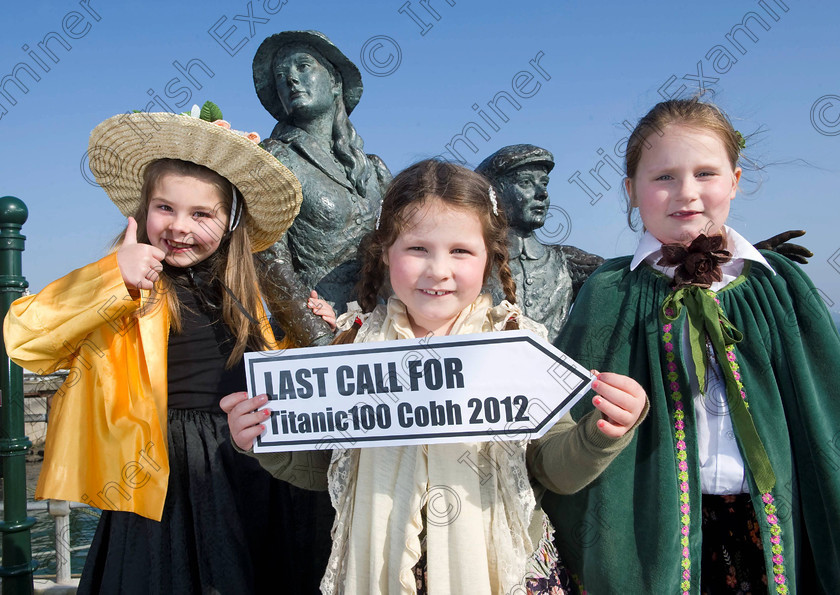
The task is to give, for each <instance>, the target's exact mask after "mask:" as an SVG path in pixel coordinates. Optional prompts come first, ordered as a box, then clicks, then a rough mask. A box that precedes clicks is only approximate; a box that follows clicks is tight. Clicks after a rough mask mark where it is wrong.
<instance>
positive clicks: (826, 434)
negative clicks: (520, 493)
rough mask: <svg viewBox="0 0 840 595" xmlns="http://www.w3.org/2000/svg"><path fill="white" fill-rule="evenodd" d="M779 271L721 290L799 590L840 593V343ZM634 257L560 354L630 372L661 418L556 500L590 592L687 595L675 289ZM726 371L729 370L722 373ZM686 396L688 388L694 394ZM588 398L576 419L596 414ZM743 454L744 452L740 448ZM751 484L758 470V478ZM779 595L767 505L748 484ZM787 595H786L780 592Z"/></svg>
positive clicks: (600, 289) (694, 501)
mask: <svg viewBox="0 0 840 595" xmlns="http://www.w3.org/2000/svg"><path fill="white" fill-rule="evenodd" d="M764 256H765V257H766V258H767V260H768V262H769V263H770V264H771V266H772V267H773V268H774V269H775V271H776V272H777V275H775V276H774V275H773V274H772V273H771V272H770V271H768V270H767V269H766V268H765V267H763V266H761V265H758V264H754V263H753V264H750V263H747V264H746V265H745V269H744V273H743V274H742V275H741V277H739V278H738V279H737V280H736V281H734V282H732V283H731V284H729V285H728V286H727V287H726V288H724V289H722V290H721V291H720V292H718V294H717V296H718V299H719V300H720V304H721V306H722V309H723V311H724V313H725V315H726V316H727V317H728V319H729V320H730V321H731V322H732V324H733V325H734V326H735V327H736V328H738V329H740V330H741V331H742V332H743V335H744V338H743V340H742V341H741V342H740V343H738V344H737V345H736V347H735V354H736V357H737V363H738V365H739V366H740V373H741V380H742V381H743V384H744V390H745V392H746V396H747V401H748V403H749V411H750V412H751V414H752V416H753V420H754V422H755V426H756V428H757V430H758V434H759V436H760V438H761V440H762V442H763V443H764V446H765V449H766V451H767V455H768V457H769V460H770V462H771V464H772V467H773V470H774V472H775V475H776V485H775V487H774V488H773V490H772V495H773V497H774V499H775V502H774V505H775V506H776V515H777V517H778V523H779V526H780V527H781V545H782V547H783V552H782V556H783V558H784V562H783V564H784V574H785V577H786V585H787V588H788V592H789V593H797V592H799V593H819V592H824V593H840V388H838V383H840V336H838V332H837V330H836V328H835V326H834V324H833V322H832V320H831V318H830V316H829V314H828V311H827V310H826V308H825V305H824V304H823V301H822V299H821V298H820V295H819V294H818V293H817V291H816V289H815V288H814V286H813V285H812V283H811V281H810V280H809V279H808V278H807V277H806V276H805V274H804V273H802V271H801V270H800V269H799V268H798V267H797V266H796V265H794V264H793V263H792V262H790V261H789V260H787V259H785V258H784V257H781V256H778V255H776V254H772V253H766V252H765V253H764ZM629 264H630V258H629V257H623V258H618V259H614V260H611V261H608V262H607V263H605V264H604V266H602V267H601V268H600V269H599V270H598V272H596V273H595V274H594V275H593V276H592V277H591V278H590V279H589V280H588V281H587V283H586V284H585V285H584V287H583V289H582V291H581V293H580V296H579V297H578V299H577V300H576V302H575V305H574V309H573V311H572V313H571V316H570V318H569V320H568V322H567V324H566V326H565V328H564V329H563V332H562V334H561V336H560V337H559V339H558V341H557V346H558V347H559V348H560V349H562V350H563V351H564V352H566V353H567V354H569V355H570V356H571V357H573V358H574V359H576V360H577V361H579V362H580V363H581V364H583V365H584V366H586V367H588V368H595V369H598V370H600V371H611V372H619V373H623V374H627V375H629V376H631V377H633V378H635V379H636V380H637V381H639V382H640V383H641V384H642V386H643V387H644V388H645V390H646V391H647V393H648V397H649V399H650V413H649V414H648V417H647V419H646V420H645V421H644V422H643V423H642V424H641V425H640V426H639V427H638V428H637V429H636V435H635V437H634V438H633V440H632V442H631V443H630V444H629V445H628V446H627V447H626V448H625V449H624V451H623V452H622V453H621V454H620V455H618V457H617V458H616V459H615V460H614V461H613V462H612V464H611V465H610V466H609V467H608V468H607V469H606V471H605V472H604V473H603V474H602V475H601V476H600V477H599V478H598V479H597V480H595V481H594V482H593V483H592V484H590V485H589V486H588V487H587V488H584V489H583V490H581V491H580V492H578V493H577V494H574V495H571V496H560V495H557V494H553V493H548V494H546V496H545V498H544V500H543V508H544V509H545V511H546V512H547V513H548V515H549V517H550V518H551V520H552V522H553V523H554V526H555V528H556V536H557V544H558V548H559V551H560V555H561V557H562V559H563V561H564V563H565V564H566V565H567V566H568V568H569V569H570V571H571V573H572V574H573V576H574V577H575V578H576V580H577V581H578V582H579V584H581V585H582V586H583V588H584V589H586V590H587V591H588V593H594V594H598V595H600V594H602V593H634V594H635V593H656V594H657V595H658V594H666V593H678V592H683V588H684V587H686V585H685V583H684V579H685V577H684V576H683V571H684V569H683V566H682V565H681V564H683V563H684V562H685V561H684V560H683V547H682V545H681V544H680V539H681V537H682V535H681V520H680V517H681V515H682V513H681V511H680V488H679V480H678V473H679V470H678V468H677V464H678V461H677V457H676V452H677V451H676V449H675V444H676V438H675V427H674V423H675V422H674V417H673V415H674V402H673V400H672V399H671V396H670V395H671V390H670V388H669V385H670V381H669V380H668V378H667V377H666V376H667V374H668V371H667V370H666V361H665V350H664V342H663V324H662V321H661V320H660V318H659V311H660V306H661V305H662V302H663V300H664V299H665V297H666V296H667V295H668V294H669V293H670V287H669V286H670V280H669V279H668V278H666V277H665V276H663V275H662V274H660V273H658V272H656V271H654V270H653V269H652V268H650V267H649V266H647V265H642V266H641V267H639V268H637V269H636V270H635V271H630V270H629ZM685 316H686V312H685V310H683V312H682V314H681V315H680V317H679V318H678V319H677V320H676V321H674V323H673V330H672V334H673V339H672V343H673V345H674V353H675V355H676V359H675V361H676V363H677V373H678V377H679V378H678V382H679V383H680V386H681V387H688V386H689V383H688V379H687V376H686V370H685V366H684V364H683V363H682V362H683V361H684V358H690V354H688V355H686V354H683V353H682V337H681V335H682V332H683V328H684V319H685ZM722 365H728V363H727V362H723V363H722ZM683 390H685V389H683ZM688 393H690V391H688V390H686V395H685V397H684V398H683V402H684V403H685V408H684V415H685V419H684V423H685V443H686V453H687V462H688V470H687V471H688V475H689V480H688V481H689V497H690V502H689V505H690V512H689V514H690V526H689V529H688V531H689V535H688V538H689V539H688V541H689V552H690V554H689V555H690V569H689V570H690V575H691V580H690V586H688V591H689V592H690V593H699V590H700V546H701V494H700V487H699V486H700V478H699V464H698V462H697V436H696V425H695V417H694V409H693V405H692V404H691V403H692V401H691V396H690V394H688ZM591 408H592V406H591V404H590V403H589V402H588V400H587V399H584V400H583V401H581V404H579V405H578V406H577V407H576V408H575V409H574V410H573V416H574V417H575V419H578V418H580V417H581V416H583V415H584V414H585V413H586V412H588V411H589V410H591ZM739 447H741V448H742V454H743V446H742V444H741V442H740V439H739ZM747 473H748V475H749V470H748V471H747ZM749 483H750V489H751V494H752V497H753V503H754V506H755V509H756V516H757V518H758V520H759V524H760V526H761V535H762V540H763V544H764V551H765V556H766V558H767V576H768V582H769V584H768V592H769V593H775V592H777V590H776V583H775V582H774V569H773V562H772V561H771V555H772V554H771V543H770V532H769V527H770V526H769V524H768V522H767V514H766V512H765V510H764V508H765V504H764V503H763V502H762V501H761V495H760V494H758V493H757V489H756V486H755V483H754V482H753V480H752V477H749ZM781 592H784V589H782V590H781Z"/></svg>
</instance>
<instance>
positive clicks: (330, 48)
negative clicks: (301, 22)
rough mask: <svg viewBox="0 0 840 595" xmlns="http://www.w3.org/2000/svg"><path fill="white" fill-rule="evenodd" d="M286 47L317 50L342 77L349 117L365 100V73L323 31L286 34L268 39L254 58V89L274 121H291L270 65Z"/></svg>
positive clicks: (289, 32)
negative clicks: (306, 47) (361, 100)
mask: <svg viewBox="0 0 840 595" xmlns="http://www.w3.org/2000/svg"><path fill="white" fill-rule="evenodd" d="M287 45H305V46H306V45H308V46H310V47H312V48H315V49H316V50H317V51H318V53H320V54H321V55H322V56H323V57H324V59H325V60H328V61H329V63H330V64H332V65H333V67H334V68H335V69H336V70H337V71H338V74H339V75H340V76H341V88H342V98H343V99H344V109H345V110H346V111H347V115H348V116H349V115H350V112H352V111H353V108H354V107H356V106H357V105H358V104H359V99H361V98H362V74H361V73H360V72H359V69H358V68H356V65H355V64H353V63H352V62H351V61H350V59H349V58H348V57H347V56H345V55H344V54H343V53H342V52H341V50H340V49H338V48H337V47H336V46H335V44H334V43H333V42H332V41H330V40H329V38H328V37H327V36H326V35H324V34H323V33H321V32H320V31H283V32H282V33H275V34H274V35H271V36H269V37H267V38H266V39H265V40H264V41H263V42H262V43H261V44H260V47H259V49H257V53H256V54H255V55H254V65H253V69H254V88H255V89H256V90H257V96H258V97H259V98H260V101H261V102H262V104H263V107H264V108H265V109H266V110H268V113H270V114H271V115H272V116H274V119H275V120H277V121H278V122H285V121H286V118H288V117H289V116H288V114H287V113H286V110H285V108H284V107H283V104H282V103H280V97H279V96H278V95H277V83H276V82H275V80H274V71H273V70H272V68H271V64H272V62H273V61H274V56H275V55H276V54H277V51H278V50H279V49H280V48H282V47H284V46H287Z"/></svg>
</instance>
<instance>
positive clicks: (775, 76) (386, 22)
mask: <svg viewBox="0 0 840 595" xmlns="http://www.w3.org/2000/svg"><path fill="white" fill-rule="evenodd" d="M115 4H116V3H113V2H112V3H106V2H105V1H104V0H82V1H81V2H80V1H79V0H76V1H63V0H62V1H51V2H30V3H14V4H12V5H11V6H8V7H6V8H5V11H4V17H3V20H4V22H5V23H6V29H5V30H4V34H3V36H2V37H0V56H2V59H0V78H2V77H6V76H7V75H13V74H14V75H16V76H17V78H18V80H20V81H21V82H22V83H23V84H24V85H25V86H26V88H27V89H26V92H24V91H23V89H21V88H19V87H17V86H16V83H15V82H14V81H10V80H9V79H5V81H6V82H5V84H3V85H0V139H2V141H0V158H2V159H0V163H2V166H0V168H1V169H0V173H2V176H0V180H2V182H0V195H13V196H17V197H19V198H21V199H23V200H24V201H25V202H26V204H27V205H28V207H29V220H28V221H27V223H26V224H25V226H24V231H23V233H24V234H25V235H26V236H27V248H26V252H25V253H24V274H25V276H26V277H27V279H28V281H29V283H30V286H31V289H32V290H33V291H38V290H40V289H41V288H43V287H44V285H46V284H47V283H48V282H49V281H51V280H52V279H55V278H57V277H59V276H61V275H63V274H65V273H67V272H68V271H70V270H72V269H74V268H77V267H79V266H82V265H84V264H86V263H88V262H91V261H93V260H96V259H97V258H99V257H100V256H101V255H103V254H104V253H105V252H106V251H107V249H108V245H109V242H110V240H111V239H112V238H113V237H114V236H115V235H116V234H117V233H118V232H119V231H120V230H121V229H122V227H123V226H124V220H123V219H122V217H121V216H120V214H119V212H118V211H117V209H116V208H115V207H113V206H112V204H111V202H110V201H109V200H108V199H107V197H106V195H105V193H104V192H103V191H102V190H101V189H100V188H98V187H96V186H94V185H92V184H91V183H89V182H88V181H87V179H86V178H90V173H89V172H86V171H84V166H83V162H84V155H85V150H86V147H87V139H88V135H89V133H90V131H91V129H93V127H94V126H95V125H96V124H97V123H99V122H100V121H102V120H104V119H105V118H107V117H109V116H111V115H114V114H116V113H120V112H126V111H130V110H132V109H143V108H144V107H145V106H146V105H147V103H148V102H150V101H153V99H154V96H157V97H159V98H160V99H161V100H162V101H163V102H165V103H166V104H167V105H168V106H169V107H170V108H172V109H173V110H176V111H182V110H183V109H188V108H189V107H190V106H191V105H192V104H193V103H199V104H201V103H202V102H203V101H204V100H206V99H210V100H213V101H214V102H216V103H217V104H219V106H220V107H221V108H222V110H223V112H224V115H225V118H226V119H227V120H229V121H230V122H232V124H233V125H234V127H235V128H239V129H242V130H245V129H247V130H256V131H257V132H259V133H260V134H261V135H262V136H267V135H268V133H269V132H270V131H271V129H272V127H273V120H272V118H271V116H270V115H269V114H268V113H267V112H266V111H265V110H264V109H263V108H262V106H261V104H260V102H259V100H258V99H257V96H256V94H255V92H254V89H253V83H252V78H251V76H252V75H251V61H252V59H253V55H254V53H255V52H256V49H257V47H258V46H259V44H260V42H261V41H262V40H263V39H264V38H265V37H267V36H268V35H270V34H272V33H276V32H279V31H284V30H291V29H317V30H320V31H323V32H324V33H325V34H326V35H328V36H329V37H330V38H331V39H332V40H333V41H334V42H335V43H336V45H338V46H339V47H340V48H341V49H342V50H343V51H344V52H345V54H347V55H348V56H349V57H350V58H351V59H352V60H353V61H354V62H355V63H356V64H357V65H359V66H360V70H361V71H362V77H363V81H364V85H365V91H364V95H363V97H362V100H361V102H360V104H359V106H358V107H357V108H356V110H355V111H354V112H353V114H352V116H351V119H352V121H353V123H354V125H355V126H356V129H357V130H358V132H359V134H360V135H361V136H362V137H363V138H364V140H365V146H366V150H367V151H368V152H369V153H375V154H378V155H379V156H380V157H382V158H383V159H384V160H385V162H386V163H387V164H388V166H389V167H390V168H391V170H392V171H393V172H397V171H399V170H400V169H402V168H404V167H405V166H407V165H409V164H410V163H412V162H414V161H416V160H418V159H422V158H424V157H429V156H433V155H440V154H444V155H447V153H446V151H447V145H450V148H452V149H453V151H451V152H450V154H448V155H447V156H449V157H453V156H454V157H457V158H461V159H464V160H465V161H466V162H468V163H469V164H470V165H471V166H475V165H477V164H478V163H479V162H480V161H481V160H482V159H484V157H486V156H487V155H489V154H490V153H492V152H494V151H495V150H497V149H499V148H500V147H502V146H505V145H508V144H514V143H522V142H527V143H533V144H536V145H539V146H542V147H545V148H547V149H549V150H551V151H552V152H553V153H554V155H555V159H556V162H557V165H556V167H555V169H554V171H553V172H552V175H551V183H550V185H549V191H550V194H551V200H552V204H553V206H554V208H553V209H552V211H551V214H552V216H551V218H550V219H549V220H548V222H547V224H546V232H545V233H544V234H543V239H544V241H546V242H562V243H568V244H573V245H576V246H579V247H581V248H584V249H586V250H589V251H592V252H597V253H598V254H601V255H603V256H606V257H611V256H616V255H620V254H626V253H629V252H631V251H632V250H633V248H634V247H635V242H636V237H637V236H636V234H635V233H634V232H632V231H630V230H629V229H628V228H627V225H626V222H625V215H624V212H623V197H622V195H621V193H620V192H619V188H620V185H621V184H620V182H621V176H620V175H619V174H618V173H617V171H616V170H615V169H613V164H619V167H620V163H621V156H620V154H621V151H622V140H623V139H625V138H626V136H627V130H626V129H625V124H623V123H624V122H625V121H626V122H627V123H628V124H629V125H631V126H632V125H633V124H634V123H635V122H636V121H637V120H638V118H639V117H640V116H641V115H643V114H644V113H645V112H646V111H647V110H648V109H649V108H650V107H651V106H652V105H653V104H654V103H656V102H657V101H659V100H660V99H661V98H662V96H663V95H668V94H672V93H675V92H678V90H679V89H680V87H681V86H684V89H683V90H682V93H683V94H684V95H685V94H690V93H693V92H695V91H696V90H697V89H698V87H699V85H701V84H702V85H703V86H704V87H706V88H707V89H712V90H713V91H714V92H715V94H714V99H715V101H716V102H717V103H718V104H720V105H721V106H722V107H723V108H724V109H725V110H726V111H727V112H728V113H729V114H730V116H731V117H732V119H733V121H734V122H735V124H736V127H737V128H738V129H739V130H741V131H742V132H743V133H744V134H745V135H747V136H748V147H747V152H748V155H750V156H752V157H753V158H754V159H757V160H759V161H760V162H762V163H765V164H767V165H766V166H765V167H764V169H763V170H761V172H760V173H759V174H758V175H753V176H752V177H753V178H754V179H755V178H756V177H759V178H760V179H761V181H760V184H758V185H756V184H752V185H750V184H747V185H746V186H745V190H747V191H748V192H746V193H741V194H739V196H738V197H737V198H736V201H735V203H734V204H733V210H732V214H731V216H730V220H729V223H730V225H732V226H733V227H735V228H736V229H737V230H738V231H740V232H741V233H742V234H744V235H745V236H746V237H747V238H749V239H751V240H753V241H757V240H760V239H764V238H765V237H768V236H770V235H772V234H774V233H776V232H778V231H782V230H784V229H787V228H802V229H806V230H808V235H807V236H806V237H805V243H806V244H807V245H808V246H809V247H810V248H811V249H812V250H813V251H814V253H815V257H814V259H813V260H812V263H811V264H809V265H808V266H807V269H806V270H807V272H808V273H809V275H810V276H811V277H812V279H814V282H815V284H816V286H817V288H818V290H819V292H820V296H821V297H822V299H824V300H825V301H826V303H827V304H828V305H829V307H830V308H831V309H832V310H833V311H835V312H837V311H840V233H838V223H840V218H838V214H837V210H838V207H837V204H838V200H837V199H838V194H840V159H838V157H840V80H838V77H837V73H838V59H840V41H838V35H837V30H836V27H837V23H838V22H840V18H838V17H840V5H838V4H837V3H836V2H833V1H831V2H830V1H822V2H820V1H818V2H811V3H805V2H799V1H796V0H760V1H755V0H749V1H738V2H731V1H730V2H717V1H706V2H702V3H677V2H646V3H632V2H613V1H611V2H578V1H571V2H562V3H558V2H550V1H548V0H545V1H543V0H534V1H530V2H509V1H508V2H502V1H498V0H484V1H481V2H478V1H476V0H429V1H427V2H424V4H422V5H421V4H420V2H419V1H418V0H410V1H407V0H392V1H386V0H381V1H380V0H376V1H367V2H346V1H342V2H339V1H335V0H329V1H325V0H307V1H303V0H285V2H284V1H283V0H266V1H265V2H263V1H262V0H254V1H253V2H246V1H242V0H236V1H206V2H202V3H196V2H190V3H185V2H174V1H173V2H165V3H164V2H155V1H148V2H143V3H130V4H129V3H125V4H123V3H120V4H119V5H116V6H115ZM401 11H402V12H401ZM745 18H746V24H747V26H748V28H749V31H745V30H743V29H740V30H739V27H740V24H741V23H743V22H745V21H744V19H745ZM733 28H734V29H733ZM733 30H734V31H735V33H734V34H733V33H732V32H733ZM58 36H61V39H60V40H59V39H58ZM751 36H752V38H751ZM45 39H46V41H45ZM62 41H63V42H64V44H66V45H62ZM39 44H41V45H40V46H39ZM24 46H26V48H25V49H24ZM42 46H43V47H42ZM67 46H69V47H70V49H69V50H68V49H67ZM44 48H46V49H44ZM50 52H51V53H52V58H51V57H50V56H49V55H48V53H50ZM191 61H192V66H191V68H190V70H189V73H190V75H191V77H192V81H187V82H185V83H184V84H175V85H169V83H170V81H172V79H173V78H176V77H180V78H181V79H182V81H185V80H186V78H187V77H185V76H184V75H181V74H180V73H179V71H178V65H181V66H187V65H189V64H190V63H191ZM176 62H177V64H175V63H176ZM21 64H22V65H24V66H23V67H22V66H20V65H21ZM44 66H46V67H47V68H49V70H48V71H47V70H46V69H45V68H44ZM27 68H28V69H29V71H30V72H31V73H34V74H35V75H36V76H37V77H39V79H40V80H37V81H36V80H34V79H33V78H32V77H31V75H30V74H28V73H27V72H26V69H27ZM211 75H212V76H211ZM199 85H200V87H201V88H198V86H199ZM178 87H182V89H183V90H178ZM167 88H168V89H169V95H170V97H167V93H166V89H167ZM500 93H502V95H499V94H500ZM502 97H505V99H499V98H502ZM494 98H496V99H497V102H496V105H497V107H498V112H494V111H493V110H492V108H490V107H488V102H492V101H493V100H494ZM506 98H512V99H513V100H514V101H515V102H516V103H515V104H513V103H511V102H510V101H508V100H507V99H506ZM13 102H14V103H13ZM473 106H475V107H473ZM162 109H163V107H154V108H153V111H161V110H162ZM483 118H487V119H488V120H489V122H488V121H487V120H485V119H483ZM470 122H473V123H475V124H476V125H477V126H475V125H471V124H470ZM478 126H480V127H481V131H479V130H478ZM465 127H467V130H469V132H467V139H468V140H469V141H470V144H468V143H467V142H464V141H462V140H458V135H459V134H461V133H462V132H464V130H465ZM758 130H761V131H762V132H761V133H760V134H757V135H755V136H752V137H749V135H750V134H751V133H754V132H756V131H758ZM453 152H454V153H457V155H452V154H451V153H453ZM599 195H600V196H599Z"/></svg>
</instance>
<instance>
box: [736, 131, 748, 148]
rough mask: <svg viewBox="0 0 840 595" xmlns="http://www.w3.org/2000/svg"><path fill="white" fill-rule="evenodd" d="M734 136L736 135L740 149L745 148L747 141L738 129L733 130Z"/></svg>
mask: <svg viewBox="0 0 840 595" xmlns="http://www.w3.org/2000/svg"><path fill="white" fill-rule="evenodd" d="M735 136H736V137H738V147H740V148H741V149H746V148H747V141H746V140H744V135H743V134H741V132H740V131H739V130H736V131H735Z"/></svg>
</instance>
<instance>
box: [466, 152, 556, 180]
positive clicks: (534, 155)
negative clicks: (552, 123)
mask: <svg viewBox="0 0 840 595" xmlns="http://www.w3.org/2000/svg"><path fill="white" fill-rule="evenodd" d="M525 165H541V166H543V167H545V168H546V171H549V172H550V171H551V170H552V169H554V155H552V154H551V152H550V151H547V150H545V149H543V148H542V147H537V146H535V145H509V146H507V147H502V148H501V149H499V150H498V151H496V152H495V153H493V154H492V155H490V156H489V157H488V158H487V159H485V160H484V161H482V162H481V163H479V164H478V167H476V168H475V171H477V172H478V173H480V174H481V175H483V176H486V177H488V178H490V179H495V178H498V177H500V176H503V175H505V174H506V173H508V172H511V171H513V170H515V169H517V168H519V167H523V166H525Z"/></svg>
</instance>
